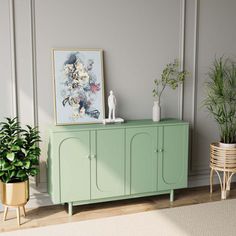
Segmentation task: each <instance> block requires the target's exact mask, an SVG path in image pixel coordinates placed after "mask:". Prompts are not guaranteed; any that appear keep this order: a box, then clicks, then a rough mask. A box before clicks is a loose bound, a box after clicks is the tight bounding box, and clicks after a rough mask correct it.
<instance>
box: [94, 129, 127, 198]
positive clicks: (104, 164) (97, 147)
mask: <svg viewBox="0 0 236 236" xmlns="http://www.w3.org/2000/svg"><path fill="white" fill-rule="evenodd" d="M91 134H92V135H91V136H92V153H91V184H92V186H91V197H92V199H96V198H105V197H115V196H122V195H124V186H125V143H124V142H125V141H124V140H125V131H124V129H111V130H97V131H92V133H91Z"/></svg>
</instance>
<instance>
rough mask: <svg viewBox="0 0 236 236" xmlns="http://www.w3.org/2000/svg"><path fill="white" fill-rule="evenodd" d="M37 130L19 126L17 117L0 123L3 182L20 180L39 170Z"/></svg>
mask: <svg viewBox="0 0 236 236" xmlns="http://www.w3.org/2000/svg"><path fill="white" fill-rule="evenodd" d="M38 142H40V136H39V131H38V130H37V128H32V127H31V126H29V125H27V126H26V129H23V128H21V126H20V123H19V122H18V121H17V118H14V119H11V118H6V122H1V123H0V179H1V181H2V182H5V183H15V182H22V181H25V180H27V179H28V178H29V176H35V175H37V173H38V172H39V169H38V164H39V156H40V148H39V147H38V146H37V143H38Z"/></svg>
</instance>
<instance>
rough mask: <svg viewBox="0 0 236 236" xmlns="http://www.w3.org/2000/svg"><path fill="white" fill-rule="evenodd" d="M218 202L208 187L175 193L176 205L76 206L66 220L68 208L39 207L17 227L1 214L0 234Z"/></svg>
mask: <svg viewBox="0 0 236 236" xmlns="http://www.w3.org/2000/svg"><path fill="white" fill-rule="evenodd" d="M230 198H236V185H235V184H234V185H232V190H231V191H230V195H229V196H228V199H230ZM219 200H220V189H219V186H215V187H214V193H213V194H212V195H210V194H209V187H199V188H192V189H183V190H178V191H176V193H175V201H174V202H173V203H170V202H169V195H161V196H155V197H145V198H139V199H131V200H122V201H115V202H107V203H97V204H90V205H84V206H76V207H74V215H73V216H68V214H67V208H66V207H65V206H62V205H55V206H47V207H39V208H36V209H26V211H27V215H26V217H25V218H24V217H23V216H22V218H21V221H22V225H21V226H20V227H18V226H17V222H16V213H15V211H9V213H8V219H7V221H5V222H3V221H2V218H3V213H0V219H1V221H0V232H6V231H12V230H19V229H25V228H34V227H41V226H47V225H55V224H62V223H67V222H76V221H82V220H89V219H96V218H103V217H109V216H116V215H124V214H131V213H137V212H143V211H150V210H155V209H163V208H170V207H179V206H186V205H191V204H199V203H205V202H212V201H219Z"/></svg>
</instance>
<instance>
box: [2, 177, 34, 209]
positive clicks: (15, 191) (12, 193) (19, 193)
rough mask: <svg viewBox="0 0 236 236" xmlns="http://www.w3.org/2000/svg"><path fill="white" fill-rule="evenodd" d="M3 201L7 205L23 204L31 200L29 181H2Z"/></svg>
mask: <svg viewBox="0 0 236 236" xmlns="http://www.w3.org/2000/svg"><path fill="white" fill-rule="evenodd" d="M0 194H1V202H2V204H3V205H5V206H23V205H25V204H26V203H27V202H28V200H29V181H28V180H26V181H24V182H20V183H3V182H0Z"/></svg>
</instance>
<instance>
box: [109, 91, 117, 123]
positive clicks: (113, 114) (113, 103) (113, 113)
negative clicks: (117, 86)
mask: <svg viewBox="0 0 236 236" xmlns="http://www.w3.org/2000/svg"><path fill="white" fill-rule="evenodd" d="M108 107H109V116H108V119H109V121H111V120H113V121H115V119H116V97H115V95H114V94H113V91H112V90H111V91H110V95H109V97H108ZM111 117H112V118H111Z"/></svg>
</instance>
